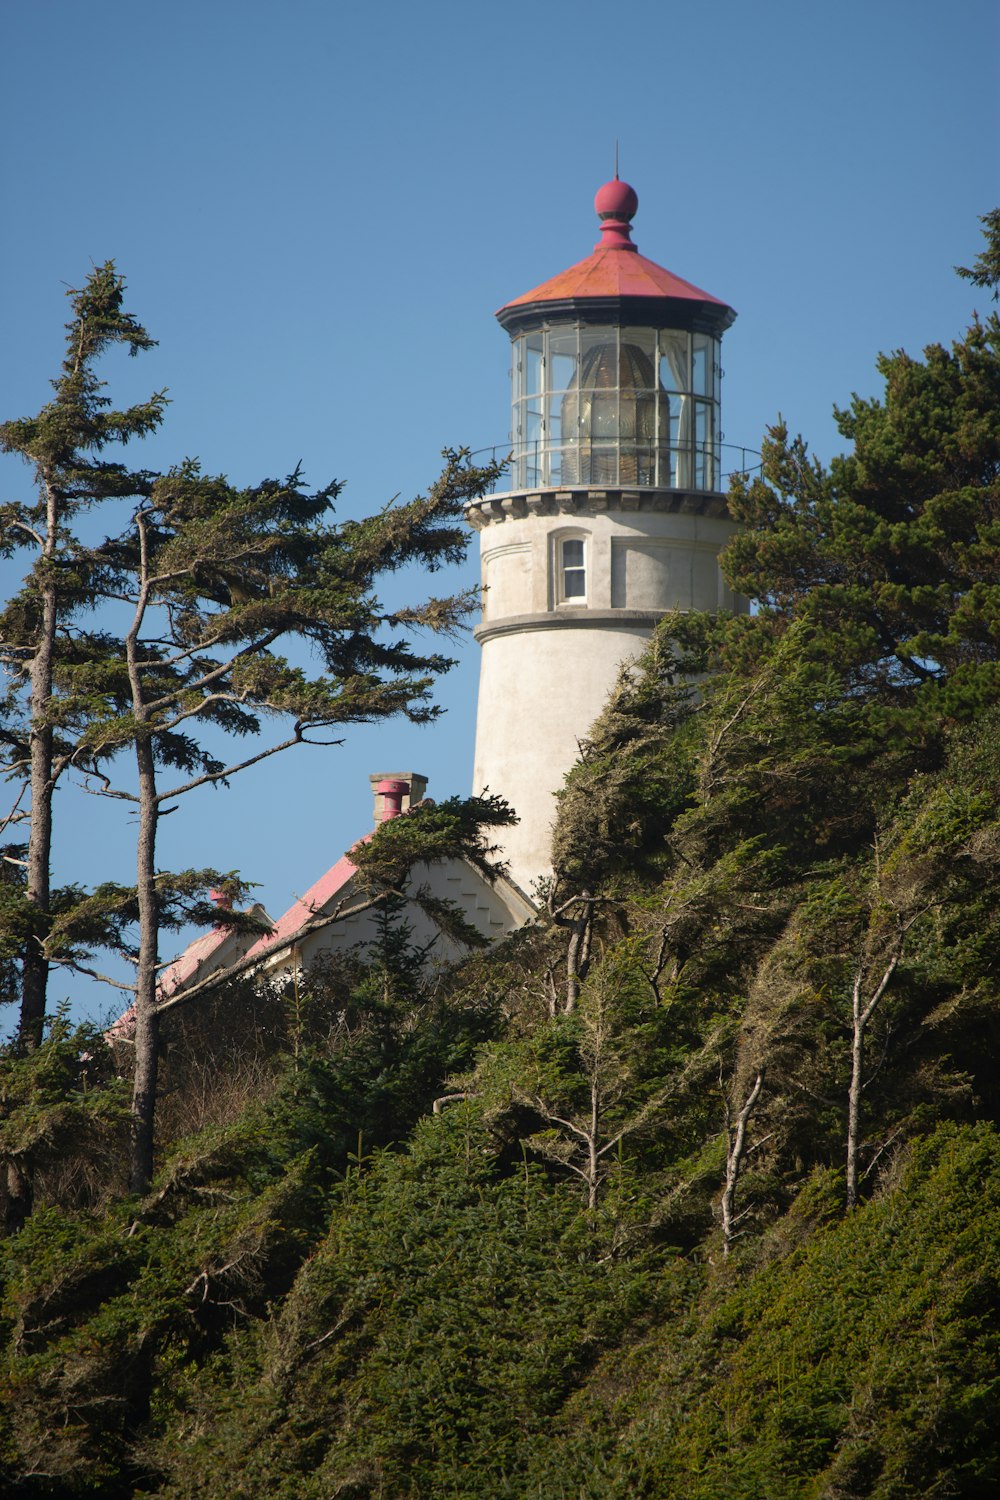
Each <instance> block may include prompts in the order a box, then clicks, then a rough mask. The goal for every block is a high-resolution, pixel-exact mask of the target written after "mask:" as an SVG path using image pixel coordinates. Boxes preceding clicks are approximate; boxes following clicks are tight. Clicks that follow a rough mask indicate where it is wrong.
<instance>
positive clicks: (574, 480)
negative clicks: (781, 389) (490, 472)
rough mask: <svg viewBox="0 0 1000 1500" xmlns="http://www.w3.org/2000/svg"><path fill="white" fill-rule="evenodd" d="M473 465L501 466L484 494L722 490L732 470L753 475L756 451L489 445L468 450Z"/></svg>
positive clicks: (725, 446) (631, 444) (625, 442)
mask: <svg viewBox="0 0 1000 1500" xmlns="http://www.w3.org/2000/svg"><path fill="white" fill-rule="evenodd" d="M470 456H471V458H472V460H473V462H474V463H476V464H480V465H485V464H486V463H495V464H501V465H502V466H503V470H502V473H501V474H500V475H499V477H498V478H497V479H496V480H495V481H494V482H493V484H492V485H491V486H490V488H489V490H488V493H489V494H504V493H506V492H508V491H511V490H532V489H572V488H574V487H580V488H590V487H605V486H606V487H610V488H622V489H633V488H636V489H661V490H711V491H714V492H716V493H718V492H719V491H721V490H723V489H724V488H725V487H726V484H727V483H728V480H729V478H730V476H731V475H733V474H747V475H752V474H756V473H757V472H758V471H759V469H760V466H761V455H760V452H759V451H758V450H757V449H756V448H747V447H744V446H742V445H741V444H739V443H723V442H718V443H701V444H698V443H674V444H671V445H670V446H669V447H668V446H665V445H656V444H653V443H636V442H635V441H634V440H629V439H627V438H626V439H622V440H619V441H618V442H607V443H602V442H598V441H594V440H592V439H588V440H586V441H580V440H577V441H576V442H569V443H552V442H549V441H548V440H546V439H542V438H538V439H535V440H534V441H532V442H530V443H494V444H493V445H492V447H488V448H477V449H476V451H475V452H474V453H472V454H471V455H470Z"/></svg>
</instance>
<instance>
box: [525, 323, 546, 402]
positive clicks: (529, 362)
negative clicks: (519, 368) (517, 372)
mask: <svg viewBox="0 0 1000 1500" xmlns="http://www.w3.org/2000/svg"><path fill="white" fill-rule="evenodd" d="M525 342H526V345H527V348H526V358H525V390H526V391H527V392H528V393H529V394H530V395H534V394H535V392H536V391H540V390H541V389H542V334H541V332H538V333H529V334H528V337H527V339H526V341H525Z"/></svg>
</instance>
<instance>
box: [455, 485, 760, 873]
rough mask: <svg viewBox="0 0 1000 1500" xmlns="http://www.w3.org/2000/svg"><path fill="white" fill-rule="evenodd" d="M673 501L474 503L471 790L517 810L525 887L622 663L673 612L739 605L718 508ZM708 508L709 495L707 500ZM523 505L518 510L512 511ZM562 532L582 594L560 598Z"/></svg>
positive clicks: (726, 526)
mask: <svg viewBox="0 0 1000 1500" xmlns="http://www.w3.org/2000/svg"><path fill="white" fill-rule="evenodd" d="M680 503H682V497H681V496H668V495H663V494H660V495H656V496H655V497H654V496H643V495H640V494H638V493H632V494H628V493H626V494H624V495H623V494H622V493H621V492H614V493H611V494H604V495H602V496H597V495H595V494H594V493H593V492H578V493H576V494H574V493H573V492H563V493H561V494H560V493H558V492H556V493H550V494H538V495H522V496H498V497H496V498H495V499H492V500H490V499H487V500H484V501H481V502H480V503H479V504H478V505H476V506H474V507H470V509H469V517H470V520H471V521H472V523H473V525H475V526H477V527H478V528H479V529H480V548H481V557H482V573H483V584H484V593H483V620H482V623H481V624H480V625H479V626H478V627H477V629H476V637H477V639H478V640H479V642H480V644H481V646H482V661H481V666H480V678H479V708H478V715H477V723H476V758H475V764H474V770H473V786H474V789H475V790H476V791H477V792H480V791H482V790H483V789H484V788H486V787H488V788H489V789H490V791H493V792H499V793H500V794H501V795H503V796H504V797H506V798H507V799H508V801H510V802H511V803H512V805H513V806H514V808H515V810H516V812H517V814H518V817H519V818H520V820H521V821H520V822H519V823H518V825H517V826H516V827H515V828H513V829H511V830H509V831H508V832H507V833H506V834H505V835H504V854H505V857H506V858H507V859H508V860H509V862H510V866H511V874H512V876H513V878H514V880H515V881H516V882H517V883H518V884H519V885H520V886H521V887H522V888H523V889H525V890H529V891H530V887H531V884H532V883H533V882H534V880H536V879H537V878H538V876H539V875H542V874H544V873H546V872H547V871H548V869H549V866H550V857H549V851H550V846H551V835H552V823H553V819H554V816H555V811H556V804H555V798H554V793H555V792H556V791H557V790H558V789H559V788H560V787H561V786H562V783H563V779H564V777H565V775H566V772H567V771H568V770H569V768H570V767H571V766H572V765H573V763H574V762H575V761H576V760H577V758H578V755H579V745H580V741H581V740H582V739H583V738H584V737H585V736H586V734H587V731H588V730H589V729H590V726H591V725H592V724H593V722H594V720H595V719H596V718H597V716H598V714H599V713H600V712H601V710H602V709H603V707H604V705H605V703H606V701H607V697H608V693H609V692H610V689H611V687H612V686H613V684H614V682H615V680H616V677H617V675H618V671H619V668H620V667H621V666H622V664H623V663H625V662H628V661H631V660H633V659H634V658H635V657H636V656H638V655H639V654H640V653H641V652H642V650H643V648H644V647H645V645H646V644H647V642H648V640H649V638H650V636H651V634H652V631H653V628H654V626H655V624H656V622H657V620H659V619H660V618H661V617H662V615H663V613H664V612H665V611H666V610H669V609H701V610H718V609H728V610H736V609H738V608H739V607H740V605H741V601H740V600H738V599H737V597H736V596H735V595H734V594H733V593H732V591H731V590H730V589H729V588H728V587H727V585H726V583H725V581H724V579H723V577H722V574H721V572H720V570H719V565H718V560H717V559H718V553H719V550H720V548H721V547H722V546H724V545H725V543H726V542H727V541H728V539H729V537H730V536H731V535H732V533H733V531H734V530H735V526H734V523H733V522H732V521H731V520H730V519H729V518H728V516H727V515H726V514H725V513H724V506H721V505H719V506H717V507H716V508H717V510H719V512H720V513H718V514H715V515H705V514H699V513H691V512H690V511H689V512H685V511H682V510H679V509H673V508H670V507H671V506H672V505H673V504H680ZM702 504H703V501H702ZM519 513H520V514H519ZM567 540H579V541H580V542H582V544H583V546H582V549H580V550H578V551H577V552H576V553H575V554H573V558H574V562H575V561H576V559H578V558H582V572H583V579H582V584H583V587H584V589H585V596H584V597H583V598H581V597H580V596H579V595H577V596H574V598H573V600H572V602H569V601H567V600H565V599H563V598H561V587H560V585H561V581H562V580H561V572H562V569H563V566H564V558H565V548H564V543H565V542H566V541H567Z"/></svg>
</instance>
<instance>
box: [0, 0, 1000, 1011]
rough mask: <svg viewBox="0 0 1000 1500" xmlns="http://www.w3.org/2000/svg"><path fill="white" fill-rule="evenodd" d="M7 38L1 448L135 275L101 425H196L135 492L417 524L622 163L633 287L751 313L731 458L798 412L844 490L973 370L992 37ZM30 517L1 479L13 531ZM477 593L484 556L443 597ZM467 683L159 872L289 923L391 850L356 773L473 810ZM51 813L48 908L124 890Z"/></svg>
mask: <svg viewBox="0 0 1000 1500" xmlns="http://www.w3.org/2000/svg"><path fill="white" fill-rule="evenodd" d="M3 22H4V26H3V32H4V45H3V52H2V56H0V165H2V170H3V184H4V205H5V216H4V217H5V223H4V233H3V236H2V239H0V417H3V418H8V417H14V416H21V415H25V414H28V413H31V412H34V411H36V410H37V409H38V407H39V406H40V405H41V404H42V402H43V401H44V400H45V399H46V396H47V392H48V386H47V381H48V379H49V378H50V377H51V376H52V375H54V374H55V373H56V370H57V367H58V363H59V360H60V358H61V352H62V351H61V342H62V324H63V322H64V321H65V317H66V304H65V301H64V297H63V294H64V292H65V289H66V287H67V286H74V285H79V284H80V283H81V282H82V280H83V279H84V278H85V276H86V274H87V270H88V267H89V265H90V263H91V262H100V261H103V260H105V259H108V258H114V259H115V260H116V262H117V263H118V266H119V269H120V270H121V271H122V272H123V273H124V274H125V276H126V278H127V280H128V284H129V305H130V307H131V309H132V310H133V311H134V312H135V313H136V314H137V316H139V317H140V318H141V320H142V321H143V322H144V323H145V324H146V326H147V328H148V329H149V331H150V333H151V334H152V335H153V336H154V337H156V338H157V339H159V347H158V349H156V350H155V351H154V352H153V353H151V354H149V355H146V356H144V357H142V358H141V359H139V360H136V361H129V362H125V361H120V362H111V363H109V366H108V369H107V372H106V374H107V378H108V380H109V382H110V389H111V392H112V394H113V395H114V397H115V399H116V401H119V402H121V401H126V400H129V399H137V398H139V397H140V396H141V395H143V394H145V393H147V392H148V391H150V390H152V389H159V388H162V387H168V388H169V393H170V398H171V402H172V404H171V406H170V409H169V413H168V417H167V421H166V422H165V424H164V428H163V430H162V433H161V434H160V435H159V436H158V437H157V438H156V439H155V440H154V441H151V442H149V443H147V444H146V445H144V448H143V450H142V455H141V460H140V458H139V454H138V453H137V454H136V461H141V462H143V463H144V464H146V465H147V466H149V467H166V466H169V465H170V464H172V463H174V462H176V461H178V460H179V459H180V458H182V457H184V456H187V455H197V456H199V457H200V458H201V460H202V462H203V465H204V466H205V467H206V468H207V469H210V470H214V471H219V472H224V473H226V474H228V475H229V476H230V478H231V479H233V480H234V481H237V482H242V483H252V482H254V481H255V480H257V479H259V478H261V477H263V476H265V475H272V474H284V473H286V472H288V471H289V470H290V469H291V468H292V467H294V465H295V464H296V463H297V462H299V461H301V462H302V464H303V466H304V469H305V473H306V476H307V478H308V479H310V480H311V481H313V482H314V483H317V484H319V483H322V482H325V481H326V480H328V479H330V478H333V477H336V478H339V479H342V480H344V481H346V489H345V492H344V495H343V497H342V500H341V502H340V509H341V512H342V513H344V514H347V513H361V512H364V511H368V510H371V509H373V508H376V507H379V506H381V505H382V504H384V503H385V501H386V500H388V499H389V498H390V497H391V496H393V495H395V494H396V493H401V494H402V495H403V496H407V497H408V496H410V495H412V494H415V493H417V492H419V491H420V490H422V489H423V488H424V487H425V486H426V485H427V484H428V483H429V482H430V481H431V480H432V479H433V477H434V475H435V474H436V472H437V469H438V466H439V464H438V459H439V453H440V450H441V449H442V448H443V447H444V446H445V445H456V446H457V445H461V444H464V445H468V446H469V447H471V448H480V447H484V446H487V445H489V444H492V443H503V441H504V439H505V438H506V435H507V431H508V427H509V391H508V373H507V372H508V365H509V360H508V345H507V340H506V336H505V335H504V334H503V333H502V332H501V330H500V329H499V327H498V325H497V324H496V323H495V321H494V318H493V312H494V311H495V309H496V308H497V307H499V306H500V305H501V304H503V303H504V302H506V301H507V300H509V299H510V298H511V297H513V296H516V295H518V294H519V293H521V292H523V291H525V290H527V289H528V288H529V287H531V286H534V285H536V284H537V283H538V282H539V281H541V280H543V279H545V278H547V277H548V276H551V275H554V274H555V273H556V272H558V271H559V270H561V269H563V268H564V267H565V266H568V265H570V264H571V263H573V262H574V261H576V260H579V259H581V258H582V257H583V256H584V255H586V254H587V253H588V252H589V250H590V249H591V247H592V245H593V244H594V242H595V239H596V237H597V225H596V220H595V219H594V215H593V209H592V201H593V195H594V192H595V190H596V189H597V187H598V186H599V185H600V184H601V183H602V182H603V181H605V180H606V178H608V177H609V176H610V175H611V173H612V168H613V160H614V155H613V153H614V142H615V139H616V138H617V139H618V140H619V142H620V162H621V175H622V177H623V178H625V179H627V180H628V181H630V182H631V183H632V184H633V185H634V186H635V188H636V189H637V191H638V193H639V198H640V206H639V212H638V215H637V217H636V221H635V239H636V241H637V243H638V245H639V248H640V250H642V252H643V253H644V254H646V255H648V256H650V257H651V258H652V259H654V260H656V261H659V262H660V263H661V264H663V265H665V266H667V267H668V268H669V269H670V270H672V271H674V272H676V273H677V274H678V275H681V276H684V277H686V278H687V279H688V280H691V281H694V282H695V283H696V284H698V285H699V286H701V287H704V288H705V289H707V290H708V291H710V292H712V293H713V294H714V295H716V296H719V297H721V298H723V299H724V300H726V301H728V302H729V303H731V304H732V306H734V307H735V308H736V309H737V311H738V313H739V317H738V319H737V322H736V324H735V325H734V327H733V328H732V329H731V330H730V332H729V333H728V334H727V335H726V339H725V344H724V366H725V370H726V379H725V383H724V388H723V403H724V405H723V424H724V428H725V433H726V438H727V440H728V441H731V442H737V443H745V444H748V445H750V446H752V447H756V446H759V443H760V437H761V434H762V432H763V430H764V428H765V427H766V425H767V424H768V423H770V422H772V421H773V420H774V419H775V417H776V416H777V415H778V413H779V412H780V413H782V414H783V415H784V416H785V418H786V419H787V421H788V423H789V425H790V426H791V427H792V428H793V430H795V431H800V432H802V433H803V434H804V435H805V436H806V437H807V439H808V440H809V442H810V444H811V446H812V447H813V449H814V450H815V451H816V452H817V453H818V454H819V455H820V456H821V457H824V458H826V457H829V456H830V455H831V453H833V452H835V451H837V448H838V439H837V434H836V430H835V427H834V425H833V422H832V418H831V407H832V405H833V404H834V403H835V402H839V403H844V402H846V401H847V400H848V399H849V396H850V393H851V392H852V391H855V390H856V391H859V392H861V393H865V394H871V393H875V392H876V391H877V389H878V379H877V375H876V372H875V368H874V361H875V356H876V354H877V352H878V351H879V350H880V349H885V350H889V349H894V348H900V347H903V348H906V349H908V350H910V351H911V352H912V353H919V351H920V349H921V348H922V347H923V346H924V345H925V344H926V343H928V342H929V341H931V340H942V341H947V340H948V339H949V338H950V337H952V336H953V335H956V334H958V333H959V332H960V330H961V328H962V327H963V326H964V323H965V321H966V319H967V317H968V315H969V313H970V311H971V309H972V307H973V306H974V305H975V302H976V294H974V292H973V289H971V288H970V287H969V286H968V285H967V284H966V283H964V282H961V281H960V280H958V278H956V277H955V276H954V274H953V272H952V267H953V266H954V265H955V264H956V263H962V264H968V263H969V262H970V261H971V260H972V259H973V257H974V256H975V255H976V253H977V251H978V249H979V243H980V241H979V233H978V223H977V219H978V216H979V215H981V214H984V213H986V212H987V211H988V210H989V209H991V208H993V207H995V206H996V205H997V204H998V203H1000V185H998V176H1000V172H998V166H1000V130H998V126H997V122H996V59H997V56H998V55H1000V10H998V8H997V6H996V4H995V0H955V3H954V4H952V5H951V6H950V7H948V8H945V7H943V6H941V5H939V4H934V5H932V4H930V3H926V0H867V3H861V0H844V3H841V4H840V5H838V6H825V5H824V6H821V5H818V4H807V3H803V0H798V3H791V0H758V3H748V0H743V3H736V0H717V3H716V4H713V5H712V6H707V5H701V6H699V5H695V4H690V3H689V4H686V5H680V4H675V3H673V0H658V3H652V0H633V3H631V4H628V5H623V6H621V7H619V8H617V9H612V7H610V6H609V5H608V4H607V3H596V0H576V3H572V4H570V3H565V0H548V3H547V4H545V5H540V4H537V3H535V4H527V3H525V0H510V3H507V4H504V5H499V4H497V5H475V4H464V5H461V4H455V3H450V0H425V3H424V4H423V5H422V6H413V5H405V4H402V3H400V0H383V3H382V4H381V5H379V6H377V7H375V6H371V7H368V8H364V9H363V8H362V7H359V6H356V5H346V4H337V3H319V0H284V3H283V4H281V5H280V6H279V5H278V4H276V3H262V0H239V3H236V0H200V3H198V4H193V3H190V0H172V3H171V4H170V5H166V6H158V7H153V6H151V5H142V4H136V3H135V0H132V3H125V0H89V3H86V4H84V3H70V0H35V3H34V4H30V5H29V4H26V3H24V0H7V5H6V6H5V7H3ZM981 300H982V298H981V294H980V301H981ZM27 483H28V473H27V471H26V470H25V469H24V468H23V466H21V465H20V464H18V463H15V462H13V461H11V460H9V459H5V460H3V461H2V462H0V498H4V499H6V498H9V497H12V496H14V495H15V494H18V493H21V494H23V493H25V491H26V488H27ZM476 576H477V569H476V561H475V550H474V549H473V550H472V551H471V553H470V561H469V564H468V566H467V567H466V568H465V570H464V571H459V572H457V573H456V575H455V579H454V582H455V584H456V586H458V585H460V584H462V583H465V582H471V581H473V580H474V579H475V578H476ZM15 578H16V575H15ZM0 579H2V581H3V582H4V583H5V585H6V586H7V587H9V586H10V584H11V574H10V570H9V569H7V570H5V571H4V573H3V574H2V575H0ZM419 586H420V580H413V588H414V590H416V589H417V588H418V587H419ZM477 653H478V648H477V647H476V646H475V645H474V643H473V642H472V641H471V639H470V640H469V641H468V642H467V643H466V644H464V645H463V646H461V647H460V648H459V655H460V658H461V661H460V665H459V666H458V667H457V668H456V669H455V671H454V672H453V673H452V674H451V675H450V676H449V677H448V678H447V679H445V680H443V682H442V684H441V692H440V701H441V703H442V704H443V705H444V706H445V708H446V709H447V711H448V712H447V715H446V717H445V718H443V719H442V720H441V721H440V722H439V723H438V724H437V725H436V726H434V727H433V728H430V729H423V730H415V729H412V728H410V727H408V726H406V725H403V724H400V725H392V724H389V725H384V726H382V727H380V728H379V729H377V730H372V729H364V730H358V731H356V732H354V733H353V734H352V735H351V736H350V739H349V741H348V744H347V745H345V746H344V747H343V748H341V749H338V750H325V751H324V750H312V751H302V752H298V753H295V754H294V755H292V756H285V757H281V758H280V759H278V760H276V761H274V762H272V763H270V765H268V766H267V767H266V768H261V769H259V770H257V771H255V772H252V773H250V774H248V775H247V776H245V777H244V778H242V779H240V780H239V781H238V782H236V783H234V785H233V787H232V789H231V790H229V791H215V792H212V791H205V792H202V793H198V794H195V795H194V796H193V797H191V798H189V799H187V803H186V806H184V805H182V809H181V810H179V811H178V813H177V815H176V816H175V817H173V818H170V819H167V821H166V823H165V825H164V831H163V839H162V845H161V855H162V863H163V864H164V865H165V866H170V865H173V866H184V865H198V864H215V865H216V866H218V867H220V868H223V869H230V868H236V869H239V870H240V871H241V872H242V873H243V874H244V875H245V876H246V877H247V878H249V879H253V880H257V881H259V882H260V892H259V894H260V896H261V898H262V899H263V900H264V901H265V903H266V904H267V906H268V908H269V910H270V911H271V913H272V915H274V916H277V915H280V913H281V911H282V910H284V908H285V907H286V906H287V905H289V904H290V902H291V900H292V898H293V895H294V894H301V893H302V891H303V890H304V889H305V888H306V887H307V886H308V885H309V884H310V883H311V882H312V880H313V879H315V878H316V877H317V876H318V875H319V874H321V873H322V871H323V870H324V869H325V868H326V867H327V866H328V865H329V864H331V863H332V862H333V861H334V860H335V859H336V858H337V857H338V856H339V855H340V854H341V853H342V852H343V850H344V848H345V847H346V846H347V845H349V844H350V843H351V842H353V840H354V839H355V838H356V837H357V836H358V834H359V833H361V832H363V831H364V830H365V829H366V827H367V826H368V821H369V815H370V801H369V796H368V783H367V776H368V772H369V771H373V770H401V769H414V770H419V771H423V772H424V773H425V774H427V775H428V776H429V777H430V783H431V784H430V787H429V791H430V793H431V794H432V795H433V794H437V795H438V796H446V795H449V794H451V793H453V792H465V791H468V790H469V789H470V788H469V779H470V777H471V765H472V738H473V723H474V707H475V693H476V679H477V672H478V657H477ZM59 814H60V817H59V825H58V826H59V834H58V843H57V850H56V875H57V878H59V879H73V880H78V881H81V882H85V883H88V882H93V881H96V880H99V879H106V878H117V879H122V880H128V879H129V878H130V868H131V848H130V842H129V838H130V831H131V830H130V826H129V824H128V822H127V819H126V817H125V815H124V814H123V812H122V811H121V810H120V809H119V807H117V806H115V805H111V804H107V803H102V802H99V801H97V800H95V799H93V798H83V797H80V796H77V795H74V794H73V793H72V792H71V791H70V790H69V789H68V788H67V789H66V790H64V791H62V792H61V793H60V794H59ZM97 850H99V851H100V854H99V855H98V854H97V853H95V851H97ZM165 956H167V955H165ZM61 993H66V994H69V995H72V996H73V997H74V999H75V1000H76V1003H77V1006H78V1008H86V1007H89V1008H91V1009H93V1010H95V1011H97V1012H102V1011H103V1010H104V1009H105V1008H106V1007H107V1006H108V1004H109V1003H110V1001H109V999H108V997H107V996H105V995H104V994H103V993H94V992H92V991H90V990H87V989H85V988H84V987H82V986H81V985H80V984H79V983H78V982H76V981H74V980H72V979H71V978H69V977H66V978H65V979H63V980H60V979H57V980H56V984H55V990H54V995H55V998H58V997H59V995H60V994H61Z"/></svg>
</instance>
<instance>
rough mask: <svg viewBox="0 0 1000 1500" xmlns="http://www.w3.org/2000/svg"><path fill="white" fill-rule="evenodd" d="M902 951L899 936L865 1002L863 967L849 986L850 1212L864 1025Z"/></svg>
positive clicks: (853, 1202)
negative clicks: (883, 969) (898, 942)
mask: <svg viewBox="0 0 1000 1500" xmlns="http://www.w3.org/2000/svg"><path fill="white" fill-rule="evenodd" d="M901 951H902V938H901V939H900V946H899V947H898V948H897V950H896V952H895V953H894V954H893V955H892V957H891V958H890V960H889V962H888V964H887V965H886V967H885V972H884V973H883V975H882V978H881V979H880V980H879V982H878V984H877V985H876V986H875V991H874V993H873V995H872V997H871V999H870V1000H869V1001H868V1004H867V1005H864V1004H863V1002H862V998H861V986H862V984H863V983H864V968H863V966H862V965H861V964H859V965H858V971H857V973H856V974H855V976H854V984H853V986H852V988H851V1084H850V1088H849V1089H848V1091H847V1164H846V1165H847V1208H848V1211H850V1210H851V1209H852V1208H854V1207H855V1205H856V1204H857V1201H858V1146H859V1140H860V1131H861V1091H862V1089H863V1088H864V1077H865V1028H866V1027H867V1025H868V1022H869V1021H870V1020H871V1018H872V1016H873V1015H874V1014H875V1008H876V1006H877V1005H878V1003H879V1001H880V1000H881V999H882V996H883V995H884V994H885V992H886V990H887V989H888V987H889V980H890V979H891V978H892V976H893V974H894V973H895V971H896V965H897V964H898V963H899V956H900V953H901Z"/></svg>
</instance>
